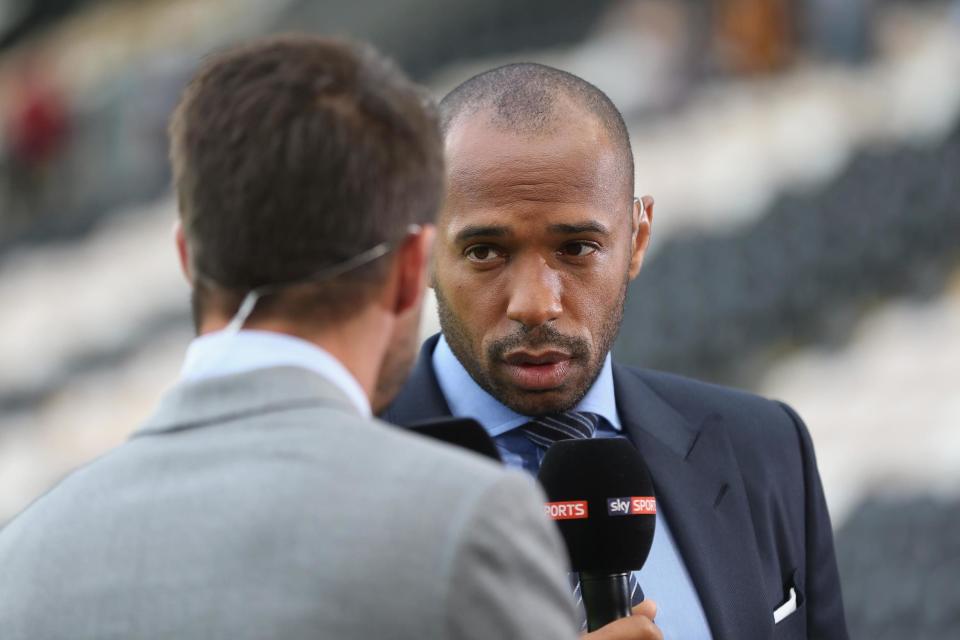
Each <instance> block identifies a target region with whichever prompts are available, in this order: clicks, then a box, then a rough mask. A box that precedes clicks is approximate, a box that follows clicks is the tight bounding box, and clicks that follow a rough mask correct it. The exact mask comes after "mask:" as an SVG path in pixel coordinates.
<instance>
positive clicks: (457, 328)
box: [434, 278, 629, 416]
mask: <svg viewBox="0 0 960 640" xmlns="http://www.w3.org/2000/svg"><path fill="white" fill-rule="evenodd" d="M628 284H629V278H624V281H623V284H622V285H621V287H620V293H619V295H618V299H617V302H616V304H615V305H614V307H613V309H612V311H611V313H609V314H608V315H607V316H606V318H605V319H604V321H603V323H602V324H601V325H600V332H599V340H598V347H599V348H598V349H597V350H596V351H595V352H594V351H593V350H592V349H591V347H590V345H589V343H588V342H587V341H586V340H584V339H583V338H575V337H571V336H566V335H564V334H561V333H559V332H558V331H557V330H556V329H554V328H552V327H550V326H547V325H544V326H543V327H537V328H535V329H532V330H527V329H524V328H523V327H520V328H518V330H517V331H516V332H514V333H512V334H510V335H508V336H506V337H504V338H500V339H498V340H497V341H495V342H494V343H493V344H491V345H489V346H488V347H487V349H486V353H483V354H481V353H478V351H479V350H480V349H481V348H482V347H480V348H478V349H474V348H473V346H472V345H473V341H472V340H471V338H470V334H469V331H468V330H467V326H466V323H464V322H463V321H462V320H461V319H460V317H459V316H457V315H456V313H454V311H453V309H452V308H451V307H450V304H449V303H448V302H447V299H446V297H445V296H444V295H443V291H442V289H441V288H440V286H439V285H438V284H436V283H435V284H434V291H435V293H436V296H437V310H438V313H439V317H440V329H441V331H442V332H443V336H444V338H446V341H447V344H448V345H450V350H451V351H453V354H454V355H455V356H456V358H457V360H459V361H460V364H461V365H463V368H464V369H466V371H467V373H469V374H470V377H471V378H473V380H474V381H475V382H476V383H477V384H478V385H480V388H482V389H483V390H484V391H486V392H487V393H489V394H490V395H491V396H493V397H494V398H496V399H497V400H498V401H499V402H501V403H502V404H503V405H505V406H506V407H508V408H509V409H511V410H513V411H515V412H517V413H519V414H521V415H527V416H543V415H552V414H557V413H562V412H564V411H569V410H570V409H573V408H574V407H575V406H576V405H577V404H578V403H579V402H580V401H581V400H582V399H583V397H584V396H585V395H586V394H587V392H588V391H589V390H590V388H591V387H592V386H593V383H594V382H596V380H597V377H598V376H599V375H600V371H601V370H602V369H603V364H604V361H605V360H606V357H607V354H608V353H609V352H610V348H611V346H612V345H613V342H614V340H615V339H616V337H617V334H618V333H619V331H620V325H621V323H622V322H623V311H624V305H625V303H626V295H627V285H628ZM598 308H599V307H598ZM546 345H554V346H560V347H563V348H564V350H565V351H567V352H569V353H571V355H573V356H574V359H575V361H576V362H578V363H581V366H585V367H586V369H585V371H584V373H583V374H582V375H580V376H579V378H578V379H575V380H571V381H570V382H569V383H568V384H571V385H572V386H570V388H569V389H567V390H565V392H562V391H561V392H559V393H561V395H560V396H559V397H557V396H556V394H557V393H558V391H551V392H534V391H522V390H515V389H512V388H510V387H509V386H508V385H506V384H503V383H502V382H500V381H499V380H497V379H496V377H495V376H494V375H492V371H491V369H492V368H493V366H494V363H496V362H499V361H500V360H499V359H500V358H501V357H502V354H503V353H505V352H506V351H507V350H509V349H514V348H517V347H521V346H527V347H531V348H537V347H543V346H546ZM583 363H585V364H583Z"/></svg>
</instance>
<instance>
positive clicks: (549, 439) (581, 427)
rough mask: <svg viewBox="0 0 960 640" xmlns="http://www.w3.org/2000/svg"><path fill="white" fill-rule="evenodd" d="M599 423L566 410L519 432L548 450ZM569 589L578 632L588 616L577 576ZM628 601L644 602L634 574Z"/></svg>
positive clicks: (584, 434) (596, 418)
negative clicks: (573, 604) (573, 602)
mask: <svg viewBox="0 0 960 640" xmlns="http://www.w3.org/2000/svg"><path fill="white" fill-rule="evenodd" d="M599 424H600V416H599V415H597V414H595V413H587V412H585V411H565V412H564V413H557V414H553V415H549V416H539V417H536V418H533V419H531V421H530V422H528V423H527V424H525V425H523V426H522V427H521V428H520V429H521V431H523V435H525V436H526V437H527V439H529V440H530V441H531V442H533V443H534V444H536V445H539V446H541V447H543V448H544V449H549V448H550V445H552V444H553V443H554V442H558V441H560V440H586V439H588V438H592V437H593V436H594V434H596V432H597V425H599ZM570 586H571V587H572V588H573V597H574V598H575V599H576V601H577V610H578V611H579V614H580V629H581V630H586V628H587V614H586V611H584V608H583V596H582V595H581V593H580V579H579V578H578V577H577V574H576V573H571V574H570ZM629 586H630V602H631V604H632V605H633V606H636V605H638V604H640V603H641V602H643V589H641V588H640V585H639V584H638V583H637V578H636V576H635V575H634V573H633V572H632V571H631V572H630V578H629Z"/></svg>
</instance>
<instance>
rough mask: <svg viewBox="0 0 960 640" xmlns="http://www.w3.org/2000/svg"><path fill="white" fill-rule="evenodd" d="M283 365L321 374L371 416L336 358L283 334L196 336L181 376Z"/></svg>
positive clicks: (190, 378) (186, 379)
mask: <svg viewBox="0 0 960 640" xmlns="http://www.w3.org/2000/svg"><path fill="white" fill-rule="evenodd" d="M282 366H293V367H301V368H303V369H308V370H310V371H313V372H314V373H317V374H319V375H321V376H323V377H324V378H325V379H326V380H327V381H328V382H330V383H331V384H333V385H334V386H335V387H337V389H339V390H340V391H342V392H343V394H344V395H345V396H347V398H348V399H349V400H350V402H351V403H352V404H353V405H355V406H356V408H357V409H358V410H359V411H360V415H362V416H366V417H370V415H371V410H370V401H369V399H368V398H367V394H366V393H365V392H364V391H363V388H362V387H361V386H360V383H358V382H357V380H356V378H354V377H353V374H351V373H350V371H349V370H347V368H346V367H344V366H343V365H342V364H341V363H340V361H339V360H337V359H336V358H334V357H333V356H332V355H330V354H329V353H328V352H327V351H325V350H323V349H321V348H320V347H318V346H317V345H315V344H313V343H312V342H307V341H306V340H302V339H300V338H296V337H294V336H291V335H287V334H284V333H275V332H272V331H254V330H243V331H240V332H236V333H234V332H228V331H215V332H212V333H206V334H204V335H202V336H198V337H196V338H194V339H193V341H191V342H190V346H189V347H188V348H187V355H186V358H185V359H184V363H183V368H182V369H181V371H180V379H181V380H183V381H184V382H194V381H197V380H202V379H204V378H212V377H216V376H226V375H232V374H237V373H245V372H247V371H253V370H255V369H267V368H270V367H282Z"/></svg>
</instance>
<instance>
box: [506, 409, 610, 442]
mask: <svg viewBox="0 0 960 640" xmlns="http://www.w3.org/2000/svg"><path fill="white" fill-rule="evenodd" d="M599 422H600V416H598V415H597V414H595V413H586V412H584V411H566V412H564V413H557V414H554V415H550V416H539V417H536V418H533V419H532V420H531V421H530V422H528V423H527V424H525V425H523V427H521V429H522V430H523V435H525V436H527V438H528V439H529V440H530V441H531V442H533V443H534V444H538V445H540V446H541V447H543V448H544V449H549V448H550V445H552V444H553V443H554V442H558V441H560V440H586V439H588V438H592V437H593V434H595V433H596V432H597V424H598V423H599Z"/></svg>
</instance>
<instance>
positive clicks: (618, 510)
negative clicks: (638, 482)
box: [607, 496, 657, 516]
mask: <svg viewBox="0 0 960 640" xmlns="http://www.w3.org/2000/svg"><path fill="white" fill-rule="evenodd" d="M656 514H657V499H656V498H654V497H653V496H637V497H629V498H607V515H610V516H653V515H656Z"/></svg>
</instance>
